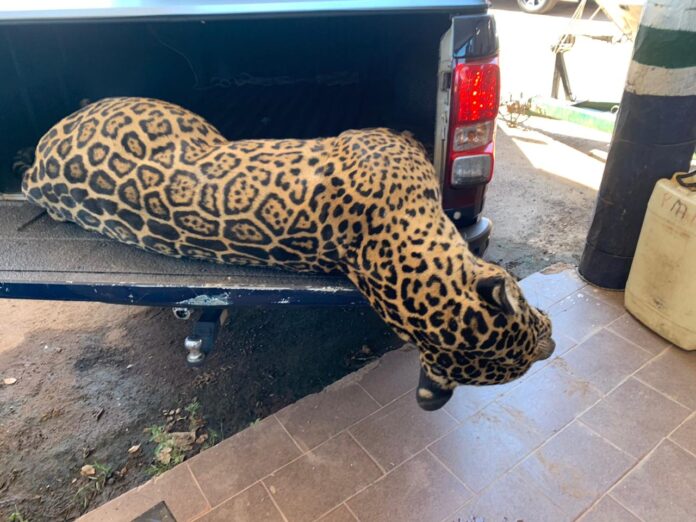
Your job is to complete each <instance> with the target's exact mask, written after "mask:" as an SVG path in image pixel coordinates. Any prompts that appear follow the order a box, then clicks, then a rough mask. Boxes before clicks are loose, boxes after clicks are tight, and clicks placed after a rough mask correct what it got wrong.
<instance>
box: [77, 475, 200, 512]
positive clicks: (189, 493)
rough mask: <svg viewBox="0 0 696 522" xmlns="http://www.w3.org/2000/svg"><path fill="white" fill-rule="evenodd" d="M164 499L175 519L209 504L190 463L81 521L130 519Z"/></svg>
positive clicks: (130, 492)
mask: <svg viewBox="0 0 696 522" xmlns="http://www.w3.org/2000/svg"><path fill="white" fill-rule="evenodd" d="M162 501H164V503H165V504H166V505H167V508H168V509H169V511H171V513H172V515H174V517H175V518H176V520H180V521H182V522H184V521H186V520H190V519H192V518H194V517H195V516H197V515H200V514H201V513H203V512H204V511H205V510H206V509H208V503H207V502H206V501H205V499H204V498H203V496H202V495H201V493H200V490H199V489H198V487H197V486H196V483H195V482H194V480H193V477H192V476H191V472H190V471H189V469H188V465H187V464H181V465H179V466H177V467H175V468H174V469H172V470H171V471H168V472H166V473H164V474H163V475H160V476H159V477H156V478H154V479H152V480H150V481H148V482H146V483H145V484H143V485H142V486H139V487H137V488H135V489H131V490H130V491H129V492H128V493H126V494H124V495H121V496H120V497H118V498H115V499H114V500H112V501H110V502H107V503H106V504H104V505H103V506H100V507H98V508H97V509H95V510H94V511H91V512H90V513H87V514H86V515H85V516H83V517H82V518H80V519H79V520H80V521H81V522H105V521H108V522H121V521H123V522H130V521H131V520H133V519H134V518H135V517H137V516H138V515H141V514H143V513H145V512H146V511H147V510H148V509H150V508H151V507H153V506H154V505H156V504H159V503H160V502H162Z"/></svg>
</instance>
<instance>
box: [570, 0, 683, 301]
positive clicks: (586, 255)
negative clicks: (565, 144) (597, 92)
mask: <svg viewBox="0 0 696 522" xmlns="http://www.w3.org/2000/svg"><path fill="white" fill-rule="evenodd" d="M695 148H696V0H671V1H670V2H665V1H663V0H648V1H647V2H646V5H645V9H644V11H643V17H642V18H641V23H640V27H639V29H638V34H637V36H636V41H635V44H634V48H633V57H632V62H631V66H630V68H629V71H628V79H627V80H626V86H625V88H624V93H623V97H622V99H621V106H620V109H619V113H618V115H617V119H616V125H615V127H614V135H613V137H612V144H611V148H610V150H609V155H608V157H607V164H606V167H605V169H604V177H603V179H602V184H601V186H600V188H599V194H598V196H597V203H596V207H595V213H594V218H593V221H592V225H591V227H590V231H589V233H588V235H587V242H586V244H585V251H584V252H583V255H582V259H581V261H580V274H581V275H582V276H583V277H584V278H585V279H587V280H588V281H590V282H591V283H594V284H596V285H599V286H602V287H605V288H624V287H625V286H626V279H627V278H628V273H629V270H630V268H631V263H632V261H633V255H634V253H635V249H636V244H637V242H638V236H639V234H640V229H641V226H642V224H643V218H644V216H645V210H646V207H647V204H648V199H649V198H650V194H651V193H652V190H653V187H654V186H655V183H656V182H657V181H658V180H659V179H660V178H670V177H672V175H673V174H674V173H675V172H678V171H687V170H688V169H689V164H690V161H691V157H692V155H693V153H694V149H695Z"/></svg>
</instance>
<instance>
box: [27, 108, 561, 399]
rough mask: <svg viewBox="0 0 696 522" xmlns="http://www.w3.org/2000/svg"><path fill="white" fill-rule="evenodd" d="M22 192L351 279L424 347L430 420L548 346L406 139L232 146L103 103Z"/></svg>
mask: <svg viewBox="0 0 696 522" xmlns="http://www.w3.org/2000/svg"><path fill="white" fill-rule="evenodd" d="M22 190H23V192H24V194H25V195H26V196H27V198H28V199H29V201H31V202H33V203H35V204H37V205H40V206H41V207H43V208H45V209H46V211H47V212H48V214H49V215H50V216H51V217H52V218H54V219H56V220H59V221H71V222H75V223H77V224H78V225H79V226H81V227H83V228H85V229H87V230H91V231H95V232H98V233H101V234H104V235H106V236H108V237H110V238H113V239H115V240H117V241H120V242H122V243H127V244H130V245H135V246H138V247H140V248H143V249H146V250H150V251H152V252H158V253H160V254H165V255H169V256H175V257H186V258H194V259H206V260H210V261H215V262H219V263H233V264H250V265H260V266H261V265H262V266H277V267H282V268H286V269H290V270H298V271H320V272H334V271H338V272H342V273H343V274H345V275H346V276H347V277H348V278H349V279H350V280H351V281H352V282H353V283H354V284H355V285H356V286H357V288H358V289H359V290H360V291H361V292H362V294H363V295H364V296H365V297H366V298H367V299H368V300H369V302H370V303H371V305H372V307H373V308H374V309H375V310H376V311H377V313H378V314H379V315H380V316H381V317H382V318H383V319H384V320H385V321H386V322H387V323H388V324H389V325H390V326H391V327H392V328H393V329H394V330H395V331H396V332H397V333H398V335H399V336H400V337H401V338H403V339H404V340H407V341H410V342H412V343H414V344H416V345H417V346H418V348H419V350H420V360H421V367H422V371H421V378H420V383H419V387H418V395H417V397H418V401H419V404H420V405H421V406H422V407H424V408H425V409H437V408H439V407H441V406H442V405H443V404H444V403H445V402H446V401H447V400H448V399H449V398H450V396H451V395H452V391H453V389H454V388H455V386H456V385H457V384H476V385H483V384H497V383H504V382H507V381H510V380H512V379H515V378H517V377H519V376H521V375H523V374H524V373H525V372H526V371H527V369H528V368H529V367H530V365H531V364H532V363H533V362H534V361H537V360H540V359H544V358H546V357H548V356H549V355H550V354H551V352H552V351H553V348H554V344H553V341H552V340H551V323H550V321H549V318H548V317H547V316H546V315H545V314H543V313H542V312H540V311H539V310H537V309H536V308H534V307H533V306H531V305H529V304H528V303H527V302H526V301H525V299H524V297H523V295H522V293H521V291H520V288H519V287H518V286H517V284H516V283H515V281H514V279H513V278H512V276H510V274H508V273H507V272H505V271H504V270H503V269H502V268H500V267H499V266H497V265H494V264H490V263H487V262H485V261H483V260H481V259H479V258H476V257H475V256H474V255H473V254H471V253H470V251H469V249H468V248H467V244H466V242H465V241H464V240H463V239H462V237H461V235H460V234H459V233H458V231H457V229H456V228H455V226H454V225H453V224H452V223H451V222H450V221H449V219H448V218H447V216H446V215H445V213H444V212H443V210H442V206H441V201H440V188H439V181H438V179H437V177H436V174H435V170H434V168H433V166H432V164H431V163H430V161H429V160H428V157H427V154H426V151H425V149H424V148H423V146H422V145H421V144H420V143H419V142H418V141H417V140H415V139H414V138H413V136H412V135H410V134H409V133H398V132H394V131H392V130H389V129H367V130H350V131H346V132H343V133H341V134H340V135H339V136H336V137H329V138H319V139H311V140H293V139H288V140H243V141H227V140H226V139H225V138H224V137H223V136H222V135H221V134H220V133H219V132H218V131H217V130H216V129H215V128H214V127H213V126H212V125H210V124H209V123H208V122H206V121H205V120H204V119H203V118H201V117H200V116H197V115H196V114H193V113H191V112H189V111H187V110H186V109H183V108H181V107H179V106H176V105H173V104H171V103H166V102H162V101H159V100H154V99H144V98H109V99H105V100H101V101H98V102H96V103H93V104H91V105H88V106H86V107H84V108H83V109H81V110H80V111H78V112H76V113H74V114H72V115H70V116H68V117H66V118H65V119H63V120H62V121H60V122H59V123H57V124H56V125H55V126H54V127H53V128H51V129H50V130H49V131H48V132H47V133H46V134H45V135H44V136H43V138H42V139H41V140H40V142H39V144H38V146H37V149H36V156H35V161H34V164H33V165H32V167H31V168H30V169H28V170H27V172H26V174H25V176H24V180H23V186H22Z"/></svg>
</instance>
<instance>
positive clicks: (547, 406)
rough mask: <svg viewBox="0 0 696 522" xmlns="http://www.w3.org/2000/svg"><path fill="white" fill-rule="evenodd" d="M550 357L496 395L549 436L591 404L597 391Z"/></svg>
mask: <svg viewBox="0 0 696 522" xmlns="http://www.w3.org/2000/svg"><path fill="white" fill-rule="evenodd" d="M559 363H561V361H554V362H553V363H551V364H549V365H548V366H547V367H546V368H544V369H542V370H541V371H539V372H537V373H535V374H534V375H531V376H530V377H529V378H527V379H525V380H524V381H523V382H522V384H520V386H518V387H517V388H515V389H514V390H512V391H511V392H510V393H508V394H506V395H505V396H503V397H502V398H501V399H499V401H498V402H500V404H502V405H503V406H504V407H505V409H506V410H508V411H509V412H511V413H512V414H513V415H514V416H516V417H517V418H519V419H520V420H521V421H522V420H527V421H528V422H530V423H531V425H532V426H533V427H534V428H535V429H536V430H537V431H538V432H540V433H541V434H542V435H544V436H549V435H551V434H552V433H554V432H556V431H558V430H560V429H561V428H562V427H563V426H565V425H566V424H568V423H569V422H571V421H572V420H573V419H574V418H575V417H576V416H577V415H579V414H580V413H581V412H582V411H583V410H585V409H587V408H588V407H590V406H591V405H592V404H594V403H595V402H596V401H597V400H598V399H599V398H600V394H599V392H598V391H597V390H595V389H594V388H593V387H592V386H591V385H590V384H589V383H587V382H586V381H582V380H580V379H577V378H576V377H573V376H572V375H571V374H570V373H569V372H568V371H567V370H566V369H565V368H564V367H563V364H559Z"/></svg>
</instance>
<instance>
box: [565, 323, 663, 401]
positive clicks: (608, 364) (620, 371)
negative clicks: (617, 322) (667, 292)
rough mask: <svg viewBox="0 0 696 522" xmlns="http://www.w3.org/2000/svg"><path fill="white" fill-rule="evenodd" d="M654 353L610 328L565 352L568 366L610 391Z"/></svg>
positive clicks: (602, 389)
mask: <svg viewBox="0 0 696 522" xmlns="http://www.w3.org/2000/svg"><path fill="white" fill-rule="evenodd" d="M651 357H652V355H650V354H649V353H648V352H646V351H645V350H643V349H642V348H638V347H637V346H636V345H634V344H632V343H630V342H628V341H626V340H625V339H623V338H622V337H619V336H618V335H616V334H613V333H611V332H608V331H607V330H600V331H599V332H597V333H596V334H594V335H592V336H591V337H589V338H588V339H586V340H585V341H583V342H582V343H581V344H579V345H578V346H576V347H575V348H573V349H572V350H570V351H569V352H568V353H566V354H565V355H564V356H563V361H565V363H566V365H567V369H568V370H569V371H570V373H572V374H573V375H575V376H576V377H578V378H580V379H582V380H584V381H587V382H589V383H591V384H592V385H594V386H595V387H596V388H598V389H599V390H600V391H601V392H603V393H607V392H609V390H611V389H612V388H614V387H616V385H617V384H619V383H620V382H621V381H622V380H624V379H625V378H626V377H627V376H629V375H630V374H632V373H633V372H634V371H636V370H637V369H638V368H640V367H641V366H642V365H643V364H645V363H646V362H647V361H648V360H649V359H650V358H651Z"/></svg>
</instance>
